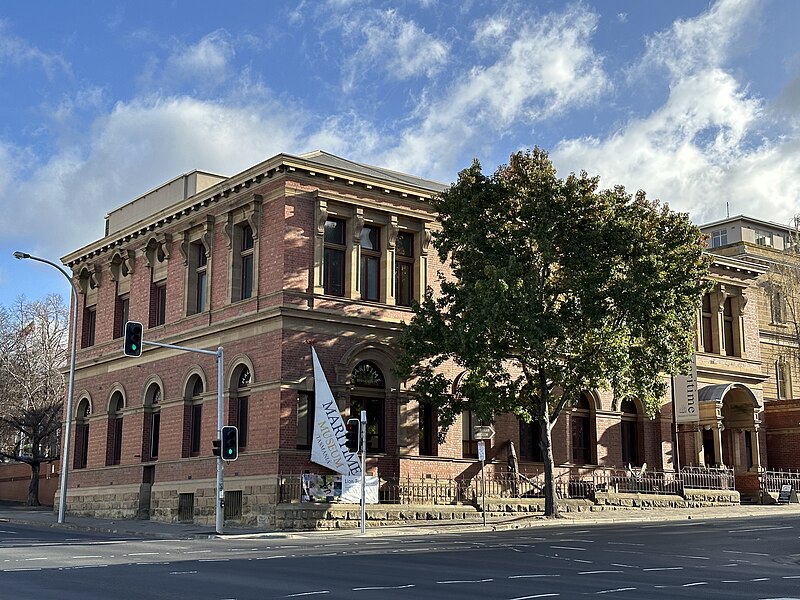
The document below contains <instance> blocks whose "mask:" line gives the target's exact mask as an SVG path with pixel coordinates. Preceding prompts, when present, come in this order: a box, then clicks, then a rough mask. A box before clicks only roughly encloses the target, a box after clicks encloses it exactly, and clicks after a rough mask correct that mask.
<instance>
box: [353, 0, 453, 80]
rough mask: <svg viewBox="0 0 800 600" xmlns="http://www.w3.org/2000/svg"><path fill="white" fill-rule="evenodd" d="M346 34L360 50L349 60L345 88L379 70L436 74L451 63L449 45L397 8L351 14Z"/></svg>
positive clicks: (405, 75) (404, 75)
mask: <svg viewBox="0 0 800 600" xmlns="http://www.w3.org/2000/svg"><path fill="white" fill-rule="evenodd" d="M343 27H344V30H343V35H344V38H345V40H346V41H348V43H349V44H352V45H355V46H356V47H357V49H356V50H355V51H354V52H353V54H352V55H351V56H350V57H349V58H348V59H347V60H346V61H345V64H344V71H345V79H344V82H343V87H344V89H345V90H347V91H350V90H352V89H353V87H354V86H355V84H356V82H358V81H360V80H361V79H362V78H366V77H369V76H371V75H372V74H374V72H376V71H377V72H379V73H381V74H383V75H386V76H388V77H389V78H391V79H397V80H404V79H409V78H412V77H433V76H434V75H436V74H437V73H438V72H439V71H440V70H441V69H442V67H443V66H444V65H445V64H446V63H447V60H448V54H449V47H448V45H447V44H446V43H445V42H443V41H442V40H439V39H437V38H435V37H434V36H432V35H430V34H429V33H427V32H426V31H425V30H424V29H422V28H421V27H420V26H419V25H417V24H416V23H415V22H413V21H409V20H406V19H403V18H402V17H401V16H400V15H399V14H398V13H397V11H395V10H383V11H372V12H368V13H362V12H360V11H354V12H352V13H348V18H347V19H345V20H343Z"/></svg>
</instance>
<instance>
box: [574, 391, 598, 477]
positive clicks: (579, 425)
mask: <svg viewBox="0 0 800 600" xmlns="http://www.w3.org/2000/svg"><path fill="white" fill-rule="evenodd" d="M570 429H571V434H572V435H571V437H572V462H573V463H575V464H576V465H586V464H592V455H593V452H592V450H593V446H594V444H593V441H592V437H593V436H592V411H591V404H590V402H589V398H588V397H587V395H586V394H585V393H582V394H581V395H580V396H578V399H577V400H575V403H574V404H573V408H572V412H571V413H570Z"/></svg>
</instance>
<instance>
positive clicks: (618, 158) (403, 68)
mask: <svg viewBox="0 0 800 600" xmlns="http://www.w3.org/2000/svg"><path fill="white" fill-rule="evenodd" d="M798 23H800V2H797V1H795V0H763V1H759V0H722V1H719V2H708V3H706V2H702V1H699V0H691V1H685V0H670V1H669V2H642V1H641V0H628V1H625V0H619V1H614V0H605V1H600V0H597V1H590V0H584V1H582V2H581V1H579V2H559V1H555V0H551V1H547V0H540V1H533V0H520V1H518V2H514V1H510V2H505V3H501V2H486V1H480V2H479V1H477V0H460V1H444V0H397V1H395V2H379V1H373V2H368V1H358V0H327V1H323V0H300V1H295V2H288V1H286V2H279V1H271V2H261V1H257V0H253V1H248V0H239V1H235V0H232V1H231V2H213V1H210V0H191V1H189V0H172V1H169V0H158V1H155V0H152V1H150V0H129V1H117V0H102V1H101V0H84V1H82V2H60V1H57V0H47V1H45V0H41V1H38V0H28V1H23V0H9V1H8V2H3V3H2V5H0V208H2V212H1V213H0V304H5V305H8V304H10V302H11V301H12V300H13V299H15V298H16V297H18V296H19V295H20V294H24V295H25V296H26V297H27V298H29V299H30V298H37V297H41V296H42V295H44V294H45V293H47V292H50V291H56V292H61V293H67V292H66V280H65V279H64V278H63V277H62V276H60V275H59V274H58V273H56V272H55V271H54V270H52V269H50V268H49V267H46V266H44V265H37V264H33V263H30V262H28V261H15V260H14V259H13V258H12V257H11V254H12V252H13V251H14V250H24V251H28V252H31V253H34V254H38V255H39V256H43V257H46V258H49V259H52V260H58V259H59V258H60V257H61V256H63V255H64V254H66V253H67V252H70V251H72V250H74V249H77V248H79V247H81V246H83V245H85V244H87V243H89V242H91V241H93V240H95V239H97V238H99V237H101V236H102V233H103V222H104V221H103V218H104V216H105V214H106V213H107V212H108V211H109V210H110V209H113V208H115V207H117V206H119V205H121V204H123V203H125V202H126V201H128V200H130V199H133V198H135V197H136V196H138V195H140V194H142V193H144V192H146V191H148V190H150V189H151V188H153V187H155V186H157V185H158V184H160V183H162V182H164V181H167V180H169V179H171V178H173V177H175V176H177V175H179V174H181V173H184V172H186V171H190V170H192V169H203V170H208V171H212V172H217V173H221V174H225V175H233V174H235V173H238V172H239V171H242V170H244V169H245V168H247V167H249V166H252V165H254V164H256V163H258V162H260V161H262V160H264V159H266V158H268V157H269V156H272V155H273V154H275V153H278V152H288V153H302V152H306V151H310V150H315V149H324V150H327V151H329V152H332V153H335V154H338V155H340V156H344V157H346V158H350V159H354V160H357V161H361V162H367V163H372V164H378V165H382V166H387V167H391V168H395V169H399V170H402V171H407V172H409V173H413V174H415V175H420V176H423V177H427V178H432V179H436V180H439V181H442V182H445V183H449V182H452V181H454V180H455V178H456V176H457V173H458V171H459V170H460V169H461V168H464V167H466V166H468V165H469V164H470V162H471V160H472V158H473V157H477V158H479V159H480V161H481V163H482V164H483V166H484V169H485V170H486V171H487V172H489V171H493V170H494V169H495V167H496V166H497V165H498V164H500V163H503V162H505V161H506V160H507V159H508V156H509V154H510V153H511V152H513V151H515V150H517V149H520V148H526V147H532V146H534V145H539V146H541V147H543V148H545V149H547V150H548V151H549V152H550V153H551V156H552V158H553V160H554V162H555V165H556V167H557V168H558V170H559V173H560V174H561V175H566V174H567V173H569V172H570V171H578V170H581V169H585V170H586V171H588V172H589V173H590V174H598V175H600V176H601V177H602V181H603V184H604V185H606V186H611V185H614V184H623V185H625V186H626V187H628V188H629V189H630V190H631V191H634V190H636V189H644V190H646V191H647V192H648V194H649V195H650V196H652V197H658V198H660V199H662V200H663V201H666V202H668V203H669V204H670V206H672V207H673V208H675V209H678V210H681V211H688V212H689V213H690V214H691V216H692V218H693V220H694V221H695V222H697V223H702V222H708V221H710V220H714V219H718V218H722V217H725V216H726V214H727V211H730V214H731V215H733V214H740V213H745V214H749V215H752V216H755V217H757V218H761V219H764V220H771V221H777V222H780V223H787V222H789V219H790V218H791V217H792V215H793V214H794V213H796V212H800V37H798V35H797V24H798Z"/></svg>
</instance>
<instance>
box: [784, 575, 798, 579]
mask: <svg viewBox="0 0 800 600" xmlns="http://www.w3.org/2000/svg"><path fill="white" fill-rule="evenodd" d="M781 579H800V575H784V576H783V577H781Z"/></svg>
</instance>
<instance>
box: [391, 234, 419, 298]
mask: <svg viewBox="0 0 800 600" xmlns="http://www.w3.org/2000/svg"><path fill="white" fill-rule="evenodd" d="M401 239H407V240H408V244H407V245H406V244H403V243H401ZM414 241H415V240H414V233H413V232H411V231H401V232H399V233H398V234H397V240H396V242H395V257H394V260H395V264H394V288H395V291H394V302H395V304H396V305H397V306H405V307H411V306H413V305H414V300H415V299H416V298H415V296H414V293H415V292H414V267H415V265H416V258H415V256H414ZM401 248H402V252H401ZM404 271H406V272H407V274H406V278H405V279H406V281H407V286H404V285H403V281H404V277H403V272H404Z"/></svg>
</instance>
